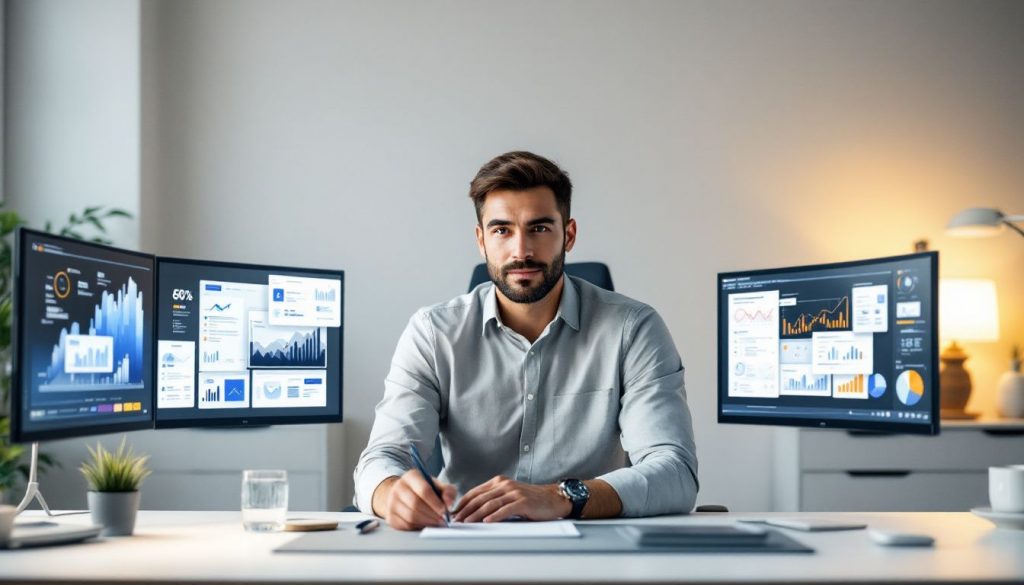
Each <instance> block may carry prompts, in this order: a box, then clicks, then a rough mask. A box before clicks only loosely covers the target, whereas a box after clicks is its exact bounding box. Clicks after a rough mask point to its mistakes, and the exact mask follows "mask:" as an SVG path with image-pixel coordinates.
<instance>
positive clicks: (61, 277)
mask: <svg viewBox="0 0 1024 585" xmlns="http://www.w3.org/2000/svg"><path fill="white" fill-rule="evenodd" d="M62 289H63V291H64V293H63V294H61V290H62ZM53 294H55V295H57V298H58V299H66V298H68V296H69V295H71V277H70V276H68V273H67V272H64V271H63V270H61V271H60V272H58V273H57V274H55V275H53Z"/></svg>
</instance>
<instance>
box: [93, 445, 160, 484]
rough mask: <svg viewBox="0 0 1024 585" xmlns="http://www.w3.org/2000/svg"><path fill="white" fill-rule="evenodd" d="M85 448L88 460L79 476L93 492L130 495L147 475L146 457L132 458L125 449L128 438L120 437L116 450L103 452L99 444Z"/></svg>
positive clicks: (129, 448)
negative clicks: (88, 456) (87, 451)
mask: <svg viewBox="0 0 1024 585" xmlns="http://www.w3.org/2000/svg"><path fill="white" fill-rule="evenodd" d="M86 448H87V449H89V455H90V457H91V459H90V460H89V461H86V462H85V463H82V467H81V468H80V469H81V470H82V475H84V476H85V481H87V482H88V483H89V489H90V490H92V491H94V492H134V491H136V490H138V489H139V486H140V485H141V484H142V480H144V479H146V477H147V476H148V475H149V474H150V471H149V469H147V468H146V460H148V459H149V455H136V454H135V449H134V448H133V447H129V446H128V437H121V446H120V447H118V448H117V451H107V450H106V449H105V448H104V447H103V445H102V444H101V443H96V448H95V449H93V448H92V447H88V446H87V447H86Z"/></svg>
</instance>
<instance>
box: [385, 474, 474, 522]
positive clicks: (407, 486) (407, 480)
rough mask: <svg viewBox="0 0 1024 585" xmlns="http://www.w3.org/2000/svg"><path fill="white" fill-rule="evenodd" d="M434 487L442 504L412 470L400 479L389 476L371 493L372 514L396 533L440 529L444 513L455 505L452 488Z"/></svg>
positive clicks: (438, 484)
mask: <svg viewBox="0 0 1024 585" xmlns="http://www.w3.org/2000/svg"><path fill="white" fill-rule="evenodd" d="M434 484H435V485H437V487H438V488H439V489H440V490H441V494H442V495H443V496H444V501H443V502H442V501H441V500H440V499H438V497H437V495H436V494H435V493H434V490H433V489H431V488H430V484H429V483H427V480H425V479H423V475H421V474H420V472H419V471H418V470H416V469H410V470H409V471H407V472H405V474H404V475H402V476H401V477H394V476H392V477H389V478H387V479H385V480H384V481H382V482H380V485H378V486H377V489H376V490H374V491H373V513H374V514H376V515H378V516H380V517H381V518H384V519H385V520H386V521H387V523H388V525H390V526H391V527H392V528H395V529H397V530H419V529H421V528H424V527H426V526H444V514H445V511H446V510H450V509H451V507H452V506H453V505H454V504H455V495H456V490H455V486H454V485H451V484H447V483H441V482H440V481H438V480H437V479H436V478H435V479H434Z"/></svg>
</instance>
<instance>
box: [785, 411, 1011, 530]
mask: <svg viewBox="0 0 1024 585" xmlns="http://www.w3.org/2000/svg"><path fill="white" fill-rule="evenodd" d="M775 462H776V467H775V468H776V475H775V485H774V503H775V509H776V510H779V511H811V512H814V511H832V512H867V511H876V512H889V511H892V512H895V511H965V510H969V509H970V508H972V507H975V506H985V505H988V467H989V466H991V465H1008V464H1013V463H1024V421H1019V422H1006V421H996V422H990V423H976V422H943V423H942V431H941V434H939V435H938V436H934V437H924V436H912V435H884V434H871V433H859V432H847V431H831V430H828V431H826V430H817V429H779V430H777V431H776V437H775Z"/></svg>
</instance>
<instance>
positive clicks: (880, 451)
mask: <svg viewBox="0 0 1024 585" xmlns="http://www.w3.org/2000/svg"><path fill="white" fill-rule="evenodd" d="M799 440H800V445H799V453H800V469H801V470H803V471H848V470H906V471H971V470H973V471H987V469H988V467H989V466H990V465H1009V464H1013V463H1024V433H1015V432H1010V433H990V432H986V431H982V430H980V429H957V430H950V431H944V432H943V433H942V434H940V435H938V436H935V437H921V436H906V435H901V436H892V435H851V434H849V433H845V432H836V431H805V432H801V433H800V439H799Z"/></svg>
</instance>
